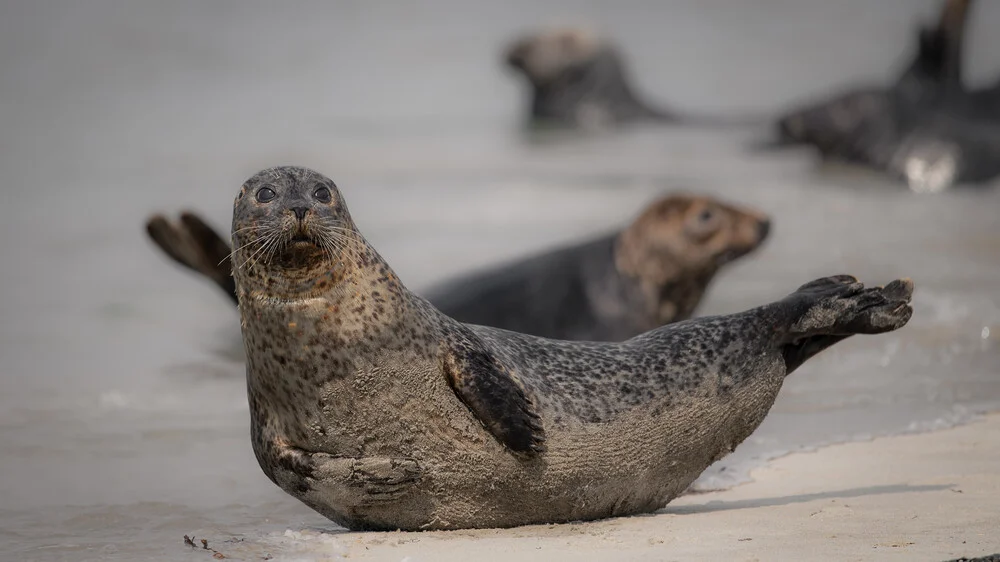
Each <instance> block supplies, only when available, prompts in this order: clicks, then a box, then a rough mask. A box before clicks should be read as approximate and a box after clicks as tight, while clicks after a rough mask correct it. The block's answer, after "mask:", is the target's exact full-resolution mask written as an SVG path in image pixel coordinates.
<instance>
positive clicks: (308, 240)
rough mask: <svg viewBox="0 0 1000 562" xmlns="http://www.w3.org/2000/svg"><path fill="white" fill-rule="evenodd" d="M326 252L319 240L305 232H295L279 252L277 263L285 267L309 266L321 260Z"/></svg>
mask: <svg viewBox="0 0 1000 562" xmlns="http://www.w3.org/2000/svg"><path fill="white" fill-rule="evenodd" d="M325 257H326V252H325V250H324V249H323V246H322V245H321V244H320V242H319V240H317V239H316V238H314V237H312V236H309V234H307V233H306V232H301V231H300V232H296V233H295V235H294V236H292V237H291V238H289V239H288V242H287V243H286V244H285V247H284V249H283V250H282V251H281V252H280V258H279V263H280V264H281V265H282V266H283V267H285V268H286V269H300V268H309V267H312V266H314V265H316V264H317V263H319V262H321V261H323V259H324V258H325Z"/></svg>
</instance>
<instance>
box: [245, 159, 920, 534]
mask: <svg viewBox="0 0 1000 562" xmlns="http://www.w3.org/2000/svg"><path fill="white" fill-rule="evenodd" d="M233 246H234V247H235V248H236V250H235V252H234V254H233V263H234V278H235V281H236V290H237V294H238V298H239V303H240V306H239V309H240V317H241V320H242V329H243V341H244V344H245V347H246V355H247V390H248V395H249V405H250V417H251V437H252V442H253V449H254V452H255V454H256V456H257V460H258V462H259V464H260V466H261V468H262V469H263V471H264V473H265V474H267V476H268V477H269V478H270V479H271V480H272V481H274V482H275V483H276V484H277V485H278V486H280V487H281V488H282V489H283V490H285V491H286V492H288V493H289V494H291V495H293V496H294V497H296V498H298V499H300V500H301V501H302V502H304V503H305V504H306V505H308V506H310V507H312V508H313V509H315V510H316V511H318V512H319V513H321V514H323V515H325V516H327V517H329V518H330V519H332V520H333V521H336V522H337V523H339V524H341V525H344V526H346V527H348V528H350V529H407V530H416V529H458V528H468V527H507V526H514V525H523V524H530V523H550V522H562V521H573V520H587V519H596V518H602V517H610V516H616V515H628V514H634V513H640V512H648V511H652V510H655V509H658V508H660V507H662V506H663V505H664V504H665V503H666V502H668V501H670V500H671V499H672V498H674V497H676V496H677V495H678V494H680V493H681V492H682V491H683V490H684V489H685V488H687V486H688V485H689V484H690V483H691V482H692V481H693V480H694V479H695V478H696V477H697V476H698V475H699V474H700V473H701V472H702V471H703V470H704V469H705V468H706V467H707V466H709V465H710V464H711V463H713V462H714V461H716V460H718V459H719V458H721V457H722V456H724V455H726V454H727V453H729V452H730V451H732V450H733V448H734V447H736V445H738V444H739V443H740V442H741V441H743V440H744V439H746V437H747V436H748V435H750V433H751V432H752V431H753V430H754V429H756V428H757V426H758V425H759V424H760V423H761V421H762V420H763V419H764V416H765V415H766V414H767V411H768V409H769V408H770V407H771V405H772V403H773V402H774V399H775V397H776V396H777V393H778V390H779V389H780V388H781V384H782V381H783V380H784V377H785V376H786V375H788V374H789V373H791V372H792V371H794V370H795V369H796V368H797V367H798V366H799V365H801V364H802V363H803V362H804V361H806V360H807V359H809V358H810V357H812V356H813V355H815V354H816V353H819V352H820V351H822V350H823V349H825V348H827V347H829V346H831V345H833V344H835V343H836V342H838V341H841V340H843V339H844V338H847V337H850V336H851V335H853V334H877V333H883V332H888V331H891V330H895V329H897V328H899V327H901V326H903V325H904V324H906V322H907V321H908V320H909V318H910V315H911V314H912V309H911V308H910V305H909V300H910V296H911V293H912V288H913V286H912V284H911V283H910V282H909V281H893V282H892V283H889V284H888V285H886V286H885V287H877V288H864V287H863V286H862V285H861V283H859V282H857V280H856V279H854V278H853V277H849V276H837V277H830V278H825V279H819V280H816V281H813V282H811V283H807V284H806V285H803V286H802V287H800V288H799V289H798V290H797V291H795V292H794V293H792V294H791V295H789V296H787V297H785V298H784V299H782V300H780V301H778V302H775V303H771V304H768V305H764V306H761V307H759V308H755V309H752V310H749V311H746V312H742V313H739V314H733V315H729V316H718V317H710V318H701V319H697V320H688V321H685V322H680V323H676V324H671V325H669V326H665V327H661V328H658V329H656V330H653V331H650V332H647V333H645V334H642V335H640V336H637V337H635V338H633V339H630V340H628V341H626V342H624V343H596V342H566V341H557V340H549V339H544V338H538V337H534V336H529V335H525V334H518V333H515V332H509V331H505V330H500V329H497V328H489V327H484V326H476V325H469V324H462V323H460V322H458V321H456V320H453V319H451V318H449V317H447V316H445V315H444V314H442V313H440V312H439V311H438V310H437V309H435V308H434V307H433V306H431V304H430V303H428V302H427V301H426V300H424V299H422V298H420V297H418V296H416V295H414V294H413V293H411V292H409V291H408V290H407V289H406V288H405V287H404V286H403V284H402V283H401V282H400V281H399V279H398V278H397V277H396V275H395V274H394V273H393V271H392V269H391V268H390V267H389V266H388V265H387V264H386V263H385V261H383V260H382V258H381V257H380V256H379V255H378V253H377V252H376V251H375V250H374V249H373V248H372V247H371V246H370V245H369V244H368V242H367V241H366V240H365V239H364V237H363V236H362V235H361V233H360V232H358V229H357V227H356V226H355V224H354V222H353V220H352V219H351V216H350V213H349V211H348V209H347V206H346V203H345V201H344V199H343V197H342V195H341V193H340V192H339V190H338V189H337V187H336V186H335V185H334V183H333V182H332V181H331V180H330V179H328V178H326V177H324V176H322V175H321V174H318V173H316V172H313V171H311V170H307V169H303V168H297V167H280V168H272V169H268V170H264V171H261V172H259V173H258V174H256V175H255V176H253V177H252V178H250V179H249V180H248V181H247V182H246V183H245V184H244V185H243V187H242V189H241V190H240V193H239V195H238V196H237V199H236V202H235V209H234V213H233Z"/></svg>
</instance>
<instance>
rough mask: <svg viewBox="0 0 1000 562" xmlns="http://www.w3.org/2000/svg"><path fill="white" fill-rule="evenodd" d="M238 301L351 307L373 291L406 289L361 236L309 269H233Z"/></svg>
mask: <svg viewBox="0 0 1000 562" xmlns="http://www.w3.org/2000/svg"><path fill="white" fill-rule="evenodd" d="M233 277H234V279H235V281H236V290H237V293H238V295H239V301H240V303H244V302H246V303H255V302H256V303H274V304H277V303H285V304H293V303H296V302H307V301H311V300H314V299H322V300H323V301H325V303H326V304H327V305H329V306H338V307H340V309H341V310H343V311H347V310H349V309H353V308H354V307H353V306H347V305H357V304H358V302H359V301H361V300H363V299H367V298H369V297H370V296H371V295H373V294H375V295H378V294H382V295H388V294H398V293H400V292H402V291H405V288H404V287H403V285H402V283H401V282H400V281H399V278H398V277H396V275H395V273H393V271H392V270H391V269H390V268H389V266H388V264H386V262H385V260H383V259H382V257H381V256H380V255H379V254H378V253H377V252H376V251H375V250H374V249H373V248H372V247H371V246H370V245H369V244H368V243H367V242H366V241H365V240H364V239H363V238H360V237H359V238H358V239H356V240H353V241H352V242H351V243H349V244H347V245H346V246H345V247H344V248H343V249H342V251H341V252H339V254H338V255H337V258H336V259H335V260H324V261H323V262H322V263H321V264H318V265H317V266H315V267H311V268H308V269H298V270H289V269H282V268H280V267H279V266H277V265H267V266H258V265H255V266H254V267H251V268H246V269H243V270H236V271H234V272H233Z"/></svg>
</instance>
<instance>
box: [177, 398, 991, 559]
mask: <svg viewBox="0 0 1000 562" xmlns="http://www.w3.org/2000/svg"><path fill="white" fill-rule="evenodd" d="M998 467H1000V415H993V416H989V417H988V418H985V419H983V420H981V421H977V422H975V423H973V424H970V425H966V426H963V427H959V428H955V429H949V430H944V431H939V432H934V433H925V434H917V435H904V436H896V437H888V438H881V439H875V440H874V441H869V442H864V443H851V444H845V445H836V446H831V447H827V448H824V449H820V450H818V451H815V452H808V453H797V454H793V455H790V456H787V457H784V458H781V459H778V460H776V461H774V462H772V463H770V464H769V465H768V466H766V467H764V468H761V469H758V470H756V471H755V472H754V473H753V478H754V481H753V482H751V483H748V484H744V485H741V486H737V487H735V488H733V489H730V490H726V491H723V492H713V493H707V494H697V495H690V496H686V497H683V498H681V499H678V500H677V501H675V502H673V503H671V504H670V506H669V507H668V508H666V509H665V510H663V511H661V512H659V513H657V514H655V515H649V516H638V517H626V518H618V519H611V520H605V521H597V522H589V523H575V524H566V525H542V526H531V527H521V528H517V529H506V530H477V531H452V532H429V533H347V532H323V531H320V530H318V529H317V530H294V531H293V530H288V531H285V532H284V533H275V534H273V535H271V536H269V537H263V538H262V539H261V540H250V539H245V540H244V541H243V542H240V543H217V544H216V543H214V542H211V541H212V540H214V539H211V540H210V546H213V545H214V546H216V547H217V548H218V550H219V551H220V552H222V553H223V554H224V555H226V556H228V557H237V558H242V557H246V559H258V560H259V559H261V558H263V557H265V556H266V555H271V556H273V557H274V559H275V560H289V559H307V560H324V559H329V560H342V559H346V560H387V561H388V560H393V561H404V560H405V561H408V562H418V561H428V562H430V561H440V562H446V561H451V560H454V561H460V560H461V561H465V560H518V561H525V562H527V561H533V560H538V561H546V562H551V561H555V560H573V561H585V560H601V561H607V560H883V559H885V560H928V561H933V560H940V561H943V560H950V559H954V558H959V557H961V556H969V557H971V556H983V555H986V554H991V553H994V552H1000V475H998V473H997V469H998ZM220 540H221V538H220ZM179 548H180V547H179ZM192 554H194V553H192ZM209 556H210V553H208V552H206V553H205V558H206V559H208V558H209Z"/></svg>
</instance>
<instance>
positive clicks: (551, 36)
mask: <svg viewBox="0 0 1000 562" xmlns="http://www.w3.org/2000/svg"><path fill="white" fill-rule="evenodd" d="M505 61H506V63H507V65H508V66H510V67H512V68H514V69H516V70H517V71H519V72H520V73H521V74H522V75H523V76H524V77H525V78H526V79H527V80H528V83H529V85H530V86H531V90H532V92H531V113H530V122H532V123H534V124H539V125H554V126H570V127H584V128H602V127H607V126H612V125H616V124H620V123H627V122H631V121H639V120H653V121H663V122H672V121H677V120H678V117H677V115H675V114H674V113H673V112H672V111H669V110H666V109H659V108H653V107H652V106H650V105H649V104H647V103H646V102H644V101H642V100H641V99H640V98H639V97H638V95H637V94H636V93H635V91H634V89H633V87H632V86H631V85H630V83H629V78H628V76H627V72H626V70H625V63H624V61H623V60H622V56H621V54H620V53H619V51H618V49H617V48H616V47H614V46H613V45H611V43H610V42H608V41H607V40H606V39H604V38H602V37H600V36H599V35H597V34H596V33H593V32H590V31H588V30H584V29H578V28H558V29H550V30H544V31H539V32H536V33H532V34H527V35H524V36H522V37H519V38H518V39H516V40H515V41H513V42H512V43H511V44H510V45H509V46H508V47H507V49H506V51H505Z"/></svg>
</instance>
